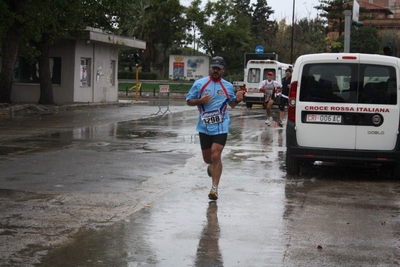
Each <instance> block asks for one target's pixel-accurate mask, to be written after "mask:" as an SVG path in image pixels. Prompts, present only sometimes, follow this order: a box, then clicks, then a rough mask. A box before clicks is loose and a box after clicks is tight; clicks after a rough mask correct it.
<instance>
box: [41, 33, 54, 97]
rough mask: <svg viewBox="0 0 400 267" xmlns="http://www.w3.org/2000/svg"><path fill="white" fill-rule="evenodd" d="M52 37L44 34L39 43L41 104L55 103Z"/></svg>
mask: <svg viewBox="0 0 400 267" xmlns="http://www.w3.org/2000/svg"><path fill="white" fill-rule="evenodd" d="M49 40H50V38H49V37H48V36H45V35H43V36H42V42H40V43H38V49H39V51H40V55H39V56H38V62H39V80H40V99H39V104H42V105H54V104H55V103H54V97H53V85H52V82H51V71H50V56H49V55H50V53H49V51H50V42H49Z"/></svg>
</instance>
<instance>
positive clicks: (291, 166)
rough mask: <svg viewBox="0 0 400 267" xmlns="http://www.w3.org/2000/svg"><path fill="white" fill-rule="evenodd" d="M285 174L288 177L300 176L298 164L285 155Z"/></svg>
mask: <svg viewBox="0 0 400 267" xmlns="http://www.w3.org/2000/svg"><path fill="white" fill-rule="evenodd" d="M286 173H287V174H289V175H299V174H300V163H299V161H298V160H297V159H294V158H293V157H290V156H288V155H287V154H286Z"/></svg>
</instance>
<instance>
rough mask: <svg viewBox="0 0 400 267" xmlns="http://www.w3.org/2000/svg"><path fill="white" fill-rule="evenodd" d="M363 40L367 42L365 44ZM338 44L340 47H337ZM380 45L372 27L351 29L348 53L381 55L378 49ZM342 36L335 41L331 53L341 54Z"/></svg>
mask: <svg viewBox="0 0 400 267" xmlns="http://www.w3.org/2000/svg"><path fill="white" fill-rule="evenodd" d="M365 40H368V42H366V41H365ZM339 44H340V45H339ZM380 44H381V40H380V37H379V36H378V31H377V30H376V28H375V27H373V26H366V27H360V28H358V29H355V28H353V29H352V31H351V37H350V52H351V53H368V54H381V53H382V52H381V51H380V49H379V47H380ZM343 49H344V36H343V35H342V36H340V37H339V38H338V39H337V40H336V46H335V47H334V48H332V52H343Z"/></svg>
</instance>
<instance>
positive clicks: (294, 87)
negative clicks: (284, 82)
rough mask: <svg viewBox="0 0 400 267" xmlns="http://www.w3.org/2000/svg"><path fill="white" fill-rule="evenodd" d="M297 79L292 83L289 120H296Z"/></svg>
mask: <svg viewBox="0 0 400 267" xmlns="http://www.w3.org/2000/svg"><path fill="white" fill-rule="evenodd" d="M297 84H298V82H297V81H294V82H292V83H291V84H290V91H289V99H288V120H290V121H292V122H295V121H296V94H297Z"/></svg>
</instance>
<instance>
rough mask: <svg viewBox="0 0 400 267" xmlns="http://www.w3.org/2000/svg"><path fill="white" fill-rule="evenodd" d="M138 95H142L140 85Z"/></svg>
mask: <svg viewBox="0 0 400 267" xmlns="http://www.w3.org/2000/svg"><path fill="white" fill-rule="evenodd" d="M139 95H140V96H142V87H141V86H140V89H139Z"/></svg>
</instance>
